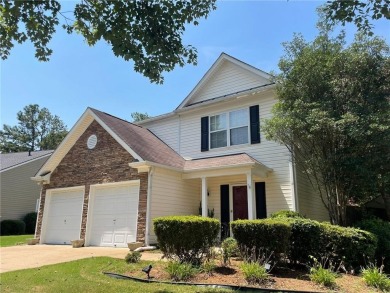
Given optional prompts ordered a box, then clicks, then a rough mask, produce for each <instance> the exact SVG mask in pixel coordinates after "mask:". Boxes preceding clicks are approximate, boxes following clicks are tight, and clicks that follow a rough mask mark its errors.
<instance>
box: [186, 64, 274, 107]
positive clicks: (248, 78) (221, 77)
mask: <svg viewBox="0 0 390 293" xmlns="http://www.w3.org/2000/svg"><path fill="white" fill-rule="evenodd" d="M268 83H269V80H267V79H265V78H262V77H260V76H259V75H257V74H254V73H252V72H249V71H248V70H246V69H244V68H242V67H238V66H237V65H234V64H233V63H231V62H229V61H224V62H222V63H221V64H220V65H219V68H218V71H217V72H216V74H215V75H213V76H212V79H210V80H208V81H207V82H206V83H205V84H204V85H203V87H202V88H201V89H200V90H199V91H198V92H196V93H194V96H193V97H192V98H191V100H190V101H189V104H193V103H196V102H200V101H204V100H208V99H212V98H216V97H221V96H224V95H228V94H232V93H236V92H238V91H243V90H247V89H250V88H253V87H258V86H260V85H264V84H268Z"/></svg>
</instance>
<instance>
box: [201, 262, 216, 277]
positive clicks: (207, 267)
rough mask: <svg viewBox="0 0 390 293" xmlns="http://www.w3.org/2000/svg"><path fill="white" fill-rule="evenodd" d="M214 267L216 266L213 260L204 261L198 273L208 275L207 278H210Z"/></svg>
mask: <svg viewBox="0 0 390 293" xmlns="http://www.w3.org/2000/svg"><path fill="white" fill-rule="evenodd" d="M216 267H217V265H216V264H215V262H214V261H213V260H206V261H205V262H204V263H203V264H202V265H201V266H200V271H201V272H202V273H205V274H207V275H209V276H212V275H213V272H214V270H215V268H216Z"/></svg>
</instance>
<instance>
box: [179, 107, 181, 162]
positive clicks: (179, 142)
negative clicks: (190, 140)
mask: <svg viewBox="0 0 390 293" xmlns="http://www.w3.org/2000/svg"><path fill="white" fill-rule="evenodd" d="M178 139H179V143H178V153H179V155H180V156H181V116H180V114H179V133H178Z"/></svg>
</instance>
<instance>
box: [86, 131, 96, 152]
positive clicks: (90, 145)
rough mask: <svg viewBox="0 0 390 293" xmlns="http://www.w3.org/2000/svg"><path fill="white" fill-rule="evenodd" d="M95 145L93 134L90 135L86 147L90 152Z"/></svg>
mask: <svg viewBox="0 0 390 293" xmlns="http://www.w3.org/2000/svg"><path fill="white" fill-rule="evenodd" d="M96 144H97V136H96V135H95V134H92V135H91V136H90V137H89V138H88V141H87V147H88V148H89V149H90V150H92V149H93V148H95V146H96Z"/></svg>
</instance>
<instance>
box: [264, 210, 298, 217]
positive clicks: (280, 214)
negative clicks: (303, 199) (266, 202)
mask: <svg viewBox="0 0 390 293" xmlns="http://www.w3.org/2000/svg"><path fill="white" fill-rule="evenodd" d="M271 218H293V219H297V218H298V219H299V218H302V219H303V218H305V217H304V216H302V215H301V214H300V213H298V212H294V211H285V210H282V211H278V212H276V213H273V214H272V215H271Z"/></svg>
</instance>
